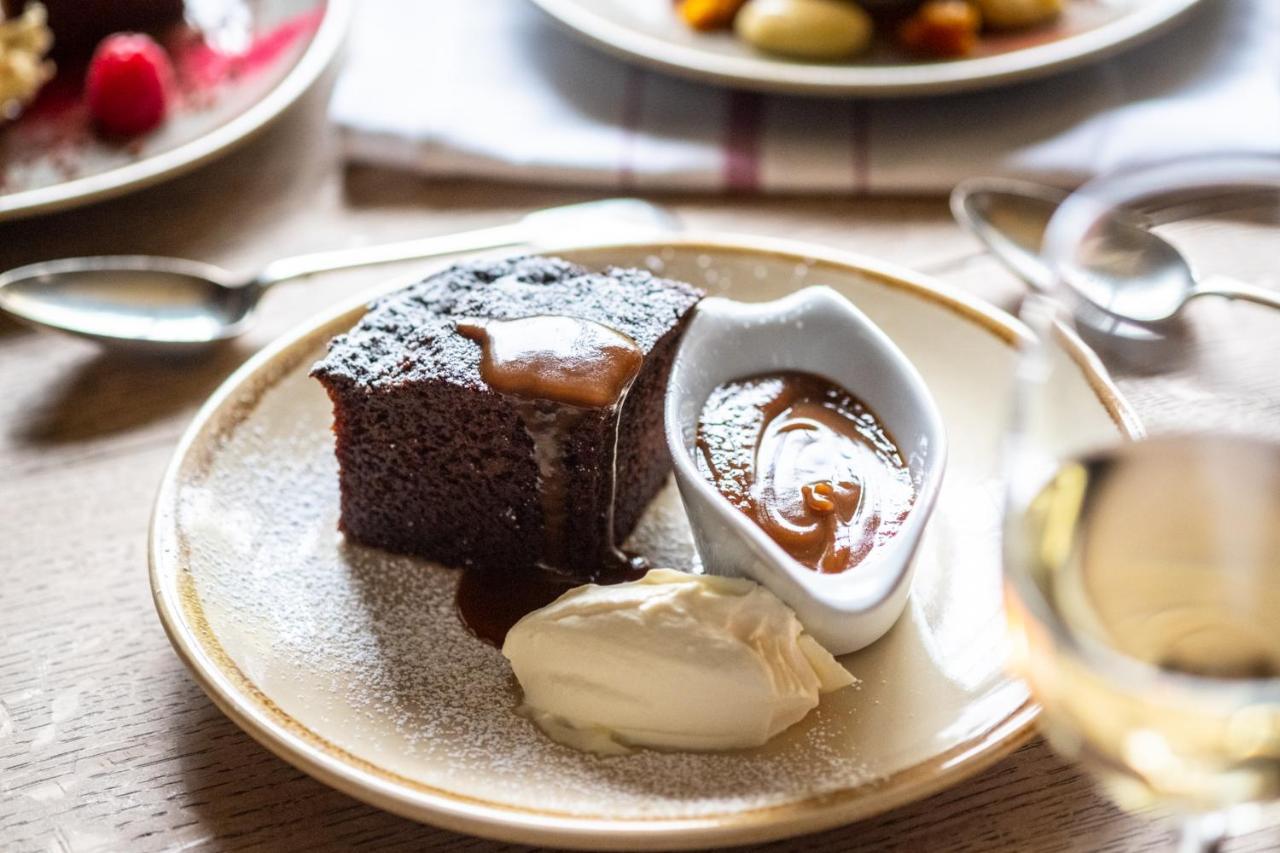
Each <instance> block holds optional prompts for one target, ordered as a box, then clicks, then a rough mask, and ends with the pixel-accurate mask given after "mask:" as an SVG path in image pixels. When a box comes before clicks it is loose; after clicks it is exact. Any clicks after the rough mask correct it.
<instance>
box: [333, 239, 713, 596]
mask: <svg viewBox="0 0 1280 853" xmlns="http://www.w3.org/2000/svg"><path fill="white" fill-rule="evenodd" d="M701 296H702V293H701V292H700V291H699V290H697V289H696V288H694V287H692V286H691V285H688V284H684V283H682V282H676V281H670V280H666V279H662V278H659V277H657V276H654V275H653V274H652V273H649V272H647V271H644V270H635V269H612V268H611V269H606V270H604V271H601V272H592V271H590V270H587V269H585V268H583V267H580V266H578V265H576V264H572V263H569V262H568V261H564V260H561V259H557V258H544V257H521V258H510V259H500V260H482V261H476V262H471V263H465V264H459V265H457V266H453V267H450V268H449V269H447V270H444V271H442V272H440V273H438V274H436V275H433V276H431V277H429V278H427V279H425V280H424V281H421V282H418V283H417V284H414V285H411V286H409V287H408V288H405V289H403V290H401V291H398V292H396V293H393V294H390V295H388V296H386V297H384V298H382V299H380V300H378V301H377V302H375V303H374V304H373V305H371V306H370V308H369V311H368V312H367V313H366V314H365V316H364V317H363V318H362V319H361V320H360V321H359V322H358V323H357V324H356V326H355V327H354V328H353V329H352V330H351V331H350V332H348V333H347V334H345V335H340V336H338V337H337V338H335V339H334V340H333V342H332V343H331V345H330V348H329V352H328V354H327V355H326V356H325V357H324V358H323V359H322V360H321V361H320V362H319V363H317V364H316V366H315V367H314V368H313V370H312V374H313V375H314V376H315V377H316V378H317V379H319V380H320V382H321V383H322V384H323V385H324V386H325V388H326V390H327V391H328V392H329V396H330V398H331V399H332V401H333V404H334V433H335V436H336V452H337V456H338V462H339V471H340V486H341V495H342V515H341V526H342V529H343V531H344V532H345V533H346V534H347V535H348V536H351V537H352V538H354V539H355V540H357V541H359V542H362V543H364V544H367V545H375V546H378V547H382V548H386V549H389V550H392V551H398V552H402V553H409V554H416V555H419V556H423V557H428V558H430V559H434V560H438V561H440V562H443V563H448V564H451V565H477V566H488V567H499V568H509V569H513V570H514V569H519V568H521V567H525V566H530V565H533V564H536V563H538V562H540V561H542V559H543V557H544V556H545V555H546V554H547V553H548V548H547V540H546V525H545V524H544V518H543V508H542V506H541V504H540V495H541V490H540V482H541V481H540V474H539V470H538V464H537V461H536V459H535V452H534V443H533V439H532V438H531V437H530V435H529V432H528V430H527V428H526V418H527V417H528V416H529V410H528V402H527V401H521V400H516V399H514V398H512V397H511V396H509V395H505V394H500V393H498V392H496V391H494V390H493V389H492V388H490V387H489V386H488V385H487V384H486V383H485V382H484V380H483V379H482V378H481V375H480V360H481V348H480V345H479V344H478V343H476V342H475V341H473V340H471V339H469V338H467V337H465V336H464V335H462V334H460V333H459V332H458V330H457V323H458V321H459V320H460V319H463V318H483V319H494V320H514V319H520V318H524V317H532V316H539V315H556V316H568V317H576V318H580V319H585V320H591V321H594V322H597V323H600V324H602V325H605V326H608V327H610V328H612V329H616V330H617V331H619V332H622V333H623V334H626V335H627V336H629V337H630V338H632V339H633V340H634V341H635V342H636V344H637V346H638V347H639V348H640V350H641V351H642V352H643V353H644V355H645V358H644V362H643V364H642V367H641V369H640V372H639V374H638V375H637V377H636V380H635V382H634V384H633V385H632V387H631V390H630V391H629V392H628V394H627V397H626V399H625V401H624V403H623V406H622V409H621V412H620V413H619V412H618V411H617V410H616V409H612V408H602V409H595V410H588V411H586V412H585V413H584V414H583V416H582V417H580V418H577V419H576V420H575V426H574V428H573V429H572V431H571V433H570V434H568V435H566V436H564V438H563V444H562V447H561V448H560V451H561V463H562V466H563V472H562V474H563V476H564V477H565V483H566V485H567V486H568V488H567V490H566V491H567V494H568V503H567V505H566V506H565V508H564V509H565V516H566V517H567V518H568V520H569V521H568V524H567V528H566V529H565V530H564V531H563V535H564V537H565V541H566V543H567V544H568V547H567V548H566V549H554V550H561V551H567V556H566V558H565V559H564V561H563V563H564V564H563V565H561V566H560V568H564V569H566V570H568V571H570V572H572V573H574V574H577V575H580V576H583V577H591V576H593V575H594V573H595V572H596V571H597V570H598V569H599V567H600V566H601V564H602V561H603V560H604V559H605V557H606V555H607V554H608V553H609V551H610V549H611V548H612V546H613V544H614V542H615V541H616V542H621V541H622V540H623V539H624V538H625V536H626V535H627V534H628V533H629V532H630V531H631V529H632V527H634V525H635V522H636V521H637V520H638V519H639V517H640V514H641V512H642V511H643V510H644V507H645V506H646V505H647V504H648V502H649V500H650V499H652V497H653V495H654V494H656V493H657V491H658V489H659V488H660V487H661V486H662V483H663V481H664V480H665V478H666V476H667V474H668V472H669V471H670V467H671V459H670V455H669V454H668V452H667V448H666V442H665V439H664V436H663V423H662V400H663V396H664V392H665V388H666V383H667V376H668V374H669V372H670V367H671V361H672V359H673V358H674V355H675V347H676V343H677V342H678V339H679V335H680V333H681V332H682V331H683V327H684V324H685V322H686V321H687V319H688V317H689V315H690V311H691V309H692V308H693V307H694V305H696V304H697V302H698V300H699V299H700V298H701ZM537 405H539V406H545V408H546V411H547V412H548V413H550V412H551V411H553V410H554V407H555V406H557V405H560V404H554V403H549V402H548V403H545V404H544V403H538V404H537ZM619 417H621V421H620V422H619V420H618V419H619ZM615 429H616V434H617V459H616V471H617V479H616V497H615V496H614V491H615V490H614V489H613V484H614V478H613V477H612V476H611V474H612V471H613V464H614V435H615ZM611 502H612V503H613V505H614V516H613V518H614V524H613V531H612V535H609V533H608V531H607V530H606V529H605V528H606V527H607V523H605V524H602V523H601V519H603V518H605V517H607V513H608V510H609V506H610V504H611Z"/></svg>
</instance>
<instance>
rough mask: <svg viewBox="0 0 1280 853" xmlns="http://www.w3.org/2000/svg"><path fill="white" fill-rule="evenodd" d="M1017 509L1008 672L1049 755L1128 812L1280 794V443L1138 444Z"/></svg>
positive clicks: (1090, 463)
mask: <svg viewBox="0 0 1280 853" xmlns="http://www.w3.org/2000/svg"><path fill="white" fill-rule="evenodd" d="M1010 509H1011V513H1010V515H1009V522H1008V528H1007V531H1006V550H1007V558H1008V559H1009V560H1010V561H1011V562H1015V563H1017V564H1019V565H1020V566H1021V567H1022V571H1021V572H1020V574H1019V575H1018V577H1019V578H1020V582H1011V583H1010V584H1009V588H1008V591H1009V594H1008V601H1007V607H1008V614H1009V621H1010V625H1011V627H1012V628H1013V633H1014V642H1015V655H1016V662H1017V665H1018V668H1019V669H1020V670H1021V671H1022V673H1023V675H1024V676H1025V677H1026V678H1027V679H1028V681H1029V682H1030V683H1031V685H1032V688H1033V690H1034V692H1035V694H1036V697H1037V698H1038V699H1039V701H1040V702H1041V704H1042V705H1043V707H1044V717H1043V725H1044V729H1045V732H1046V734H1047V735H1048V736H1049V738H1050V739H1051V741H1052V742H1053V744H1054V746H1055V747H1056V748H1057V749H1058V750H1060V751H1061V752H1063V753H1064V754H1066V755H1068V756H1074V757H1078V758H1080V759H1081V760H1083V761H1085V762H1086V763H1087V764H1088V765H1089V767H1090V769H1091V770H1092V771H1093V772H1094V774H1095V775H1096V776H1097V777H1098V778H1099V779H1100V780H1101V781H1102V782H1103V784H1104V785H1105V786H1106V787H1107V789H1108V792H1109V793H1110V794H1111V796H1112V797H1113V798H1114V799H1115V800H1116V801H1117V802H1118V803H1119V804H1120V805H1121V806H1123V807H1125V808H1131V809H1138V808H1144V807H1148V806H1153V805H1160V806H1164V807H1167V808H1172V809H1175V810H1179V811H1182V812H1186V813H1191V814H1201V813H1211V812H1218V811H1221V810H1224V809H1229V808H1231V807H1233V806H1236V805H1238V804H1241V803H1252V802H1262V801H1268V800H1273V799H1280V680H1277V679H1280V446H1276V445H1274V444H1271V443H1268V442H1263V441H1256V440H1250V439H1239V438H1208V437H1203V436H1188V437H1181V438H1178V437H1172V438H1158V439H1151V440H1148V441H1139V442H1133V443H1130V444H1126V445H1121V446H1119V447H1116V448H1113V449H1110V450H1108V451H1105V452H1100V453H1097V454H1095V455H1090V456H1086V457H1083V458H1079V459H1074V460H1070V461H1067V462H1065V463H1064V464H1062V465H1061V467H1060V468H1059V469H1058V470H1057V472H1056V473H1055V474H1054V475H1053V476H1052V477H1051V478H1049V479H1048V481H1047V482H1046V483H1045V485H1044V487H1043V488H1042V489H1040V490H1039V491H1038V492H1037V493H1035V495H1034V497H1032V498H1031V499H1030V500H1029V501H1028V502H1027V504H1026V505H1025V506H1022V507H1017V508H1014V507H1011V508H1010ZM1024 585H1025V586H1024ZM1028 587H1029V588H1028ZM1027 592H1031V593H1033V594H1032V595H1026V594H1025V593H1027Z"/></svg>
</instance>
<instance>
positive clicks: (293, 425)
mask: <svg viewBox="0 0 1280 853" xmlns="http://www.w3.org/2000/svg"><path fill="white" fill-rule="evenodd" d="M559 254H563V255H565V256H567V257H569V258H572V259H574V260H578V261H580V262H582V263H584V264H588V265H590V266H593V267H600V266H604V265H608V264H621V265H637V266H644V265H648V266H650V267H652V268H654V269H656V270H661V271H662V272H663V273H665V274H667V275H671V276H675V277H678V278H684V279H688V280H691V281H694V282H696V283H699V284H701V285H705V286H706V287H707V288H708V289H709V290H711V291H713V292H720V293H726V294H729V295H732V296H734V297H737V298H741V299H745V300H760V299H772V298H775V297H777V296H779V295H780V294H782V293H784V292H786V291H789V290H792V289H794V288H796V287H798V286H801V285H804V284H816V283H821V284H827V285H830V286H831V287H834V288H836V289H838V290H840V291H841V292H843V293H845V294H847V295H848V296H849V298H851V299H852V300H853V301H854V302H855V303H856V304H857V305H858V307H860V308H861V309H862V310H863V311H865V312H866V313H867V315H868V316H869V317H871V319H872V320H874V321H875V322H877V323H879V324H880V325H881V327H882V328H883V329H884V330H885V331H886V332H887V333H888V334H889V335H890V336H892V337H893V338H894V339H895V340H896V341H897V343H898V345H899V346H901V347H902V349H903V351H904V352H905V353H906V354H907V356H908V357H910V358H911V359H912V360H913V361H914V362H915V363H916V365H917V366H918V367H919V369H920V371H921V373H922V374H923V375H924V378H925V380H926V381H927V382H928V384H929V386H930V388H931V390H932V392H933V394H934V395H935V396H936V398H937V401H938V404H939V406H940V407H941V410H942V414H943V418H944V420H945V421H946V426H947V429H948V432H949V437H950V442H951V458H950V460H949V467H948V471H947V479H946V482H945V484H944V487H943V491H942V495H941V498H940V499H939V503H938V507H937V510H936V513H935V515H934V517H933V519H932V521H931V523H930V525H929V528H928V530H927V531H926V533H925V537H924V540H923V542H922V545H921V547H920V552H919V557H918V559H919V563H918V568H917V572H916V580H915V587H914V592H913V595H912V598H911V601H910V603H909V604H908V608H907V612H906V614H905V615H904V616H903V618H902V619H901V621H900V622H899V623H898V624H897V625H896V626H895V627H894V628H893V630H891V631H890V633H889V634H888V635H887V636H886V637H885V638H884V639H883V640H881V641H880V642H878V643H876V644H875V645H874V646H872V647H871V648H869V649H867V650H865V651H862V652H859V653H857V654H854V655H850V656H848V657H846V658H845V659H844V663H845V665H846V666H847V667H848V668H849V670H850V671H852V672H853V673H854V674H855V675H857V676H858V678H860V679H861V684H860V685H859V686H858V687H857V688H856V689H852V688H851V689H848V690H845V691H843V692H840V693H836V694H832V695H830V696H828V697H825V698H824V700H823V703H822V705H821V706H820V707H819V708H818V710H817V711H816V712H814V713H813V714H811V715H810V717H809V718H808V719H806V720H805V721H804V722H803V723H801V724H799V725H797V726H796V727H794V728H793V729H791V730H790V731H788V732H786V733H784V734H783V735H782V736H780V737H778V738H776V739H775V740H774V741H773V742H772V743H770V744H768V745H767V746H766V747H764V748H762V749H757V750H751V751H745V752H737V753H726V754H718V755H712V754H701V755H699V754H663V753H657V752H641V753H638V754H635V755H631V756H622V757H609V758H601V757H595V756H589V755H584V754H580V753H577V752H574V751H572V750H570V749H567V748H565V747H562V746H559V745H556V744H554V743H552V742H550V741H549V740H547V739H546V738H544V737H543V736H542V734H541V733H540V732H539V731H538V730H537V729H536V728H535V727H534V726H533V725H532V724H531V723H529V722H528V721H526V720H525V719H523V718H522V717H519V716H517V715H516V713H515V707H516V704H517V700H518V690H517V687H516V685H515V683H514V681H513V679H512V677H511V674H510V670H509V668H508V667H507V665H506V662H505V661H504V659H503V658H502V657H501V655H500V654H499V653H498V651H497V650H496V649H493V648H491V647H489V646H487V645H485V644H483V643H481V642H480V641H478V640H476V639H474V638H472V637H471V636H469V635H468V634H467V632H466V631H465V630H464V629H463V627H462V626H461V624H460V623H459V621H458V618H457V616H456V614H455V612H454V607H453V591H454V587H455V584H456V582H457V578H458V575H457V573H456V572H455V571H453V570H451V569H448V568H445V567H442V566H438V565H433V564H430V563H427V562H423V561H420V560H414V559H408V558H404V557H396V556H392V555H389V554H385V553H381V552H378V551H375V550H371V549H367V548H362V547H359V546H356V545H353V544H350V543H347V542H344V541H343V540H342V538H341V537H340V536H339V535H338V534H337V532H336V524H337V518H338V502H337V480H336V477H337V470H336V465H335V462H334V458H333V448H332V436H331V434H330V431H329V425H330V410H329V403H328V400H327V398H326V397H325V395H324V393H323V392H322V391H321V389H320V386H319V384H318V383H316V382H315V381H314V380H312V379H309V378H308V377H307V370H308V368H309V367H310V366H311V364H312V362H313V361H315V359H316V358H317V357H318V356H319V355H320V354H321V352H322V351H323V349H324V346H325V344H326V342H327V341H328V340H329V339H330V337H332V336H333V335H334V334H336V333H338V332H340V331H343V330H345V329H346V328H348V327H349V326H351V325H352V324H353V323H354V322H355V321H356V319H357V318H358V317H359V316H360V314H361V312H362V310H363V309H362V307H361V306H360V305H356V304H352V305H347V306H344V307H341V308H339V309H337V310H334V311H331V312H330V313H329V314H328V315H326V316H324V317H322V318H320V319H319V320H317V321H315V322H313V323H310V324H308V325H307V326H306V327H305V328H303V329H302V330H300V331H299V332H297V333H295V334H293V335H289V336H287V337H286V338H285V339H283V340H281V341H280V342H279V343H277V344H275V345H273V346H271V347H268V348H267V349H266V350H265V351H263V352H262V353H261V354H259V355H258V356H257V357H255V358H254V359H252V360H251V361H250V362H249V363H248V364H246V365H245V366H244V367H243V368H242V369H241V370H239V371H238V372H237V373H236V374H235V375H234V376H232V377H231V378H230V379H229V380H227V382H226V383H225V384H224V385H223V387H222V388H221V389H220V390H219V391H218V392H217V393H216V394H214V396H213V398H212V399H211V400H210V401H209V402H208V403H207V404H206V405H205V407H204V409H203V410H202V411H201V412H200V414H199V415H198V416H197V418H196V420H195V423H194V424H193V425H192V427H191V429H190V430H189V431H188V433H187V435H186V437H185V438H184V439H183V441H182V443H181V445H180V447H179V449H178V452H177V455H176V457H175V458H174V461H173V464H172V466H171V467H170V469H169V472H168V474H167V476H166V478H165V481H164V485H163V487H162V489H161V491H160V495H159V498H158V501H157V505H156V510H155V517H154V520H153V527H152V542H151V581H152V585H153V588H154V593H155V598H156V604H157V607H158V608H159V611H160V616H161V619H162V620H163V622H164V625H165V628H166V629H167V631H168V632H169V636H170V639H171V640H172V641H173V644H174V646H175V648H176V649H177V651H178V653H179V654H180V655H181V656H182V658H183V660H185V661H186V663H187V664H188V666H190V667H191V670H192V672H193V673H194V674H195V676H196V678H197V679H198V680H199V681H200V683H201V684H202V685H203V686H204V688H205V690H206V691H208V693H209V695H210V696H211V697H212V698H213V700H214V702H216V703H217V704H218V706H219V707H220V708H221V709H222V710H223V711H224V712H226V713H227V715H228V716H230V717H231V718H232V719H233V720H235V721H236V723H238V724H239V725H240V726H241V727H243V728H244V729H245V730H246V731H247V732H249V733H250V734H251V735H253V736H254V737H255V738H257V739H258V740H259V741H261V742H262V743H263V744H264V745H265V746H267V747H268V748H269V749H271V750H272V751H274V752H275V753H277V754H278V755H280V756H281V757H283V758H284V759H285V760H287V761H289V762H291V763H293V764H295V765H296V766H298V767H300V768H302V769H303V770H305V771H307V772H308V773H310V774H312V775H314V776H315V777H317V778H319V779H321V780H323V781H325V782H327V783H329V784H331V785H333V786H334V787H337V788H340V789H341V790H343V791H346V792H348V793H350V794H351V795H353V796H355V797H358V798H360V799H362V800H366V801H368V802H370V803H373V804H375V805H378V806H381V807H383V808H386V809H388V810H390V811H394V812H397V813H400V814H403V815H406V816H409V817H413V818H417V819H419V820H423V821H427V822H429V823H433V824H437V825H440V826H444V827H448V828H450V829H456V830H461V831H465V832H471V833H475V834H478V835H486V836H492V837H495V838H501V839H507V840H514V841H522V842H528V843H535V844H551V845H558V846H572V847H590V848H628V849H636V848H679V847H694V846H708V845H724V844H731V843H740V842H747V841H759V840H765V839H773V838H779V837H783V836H787V835H793V834H797V833H802V832H808V831H813V830H818V829H822V828H825V827H830V826H833V825H837V824H841V823H845V822H848V821H852V820H856V819H858V818H862V817H866V816H868V815H872V814H875V813H877V812H881V811H884V810H885V809H888V808H891V807H893V806H896V805H899V804H901V803H904V802H907V801H909V800H913V799H916V798H918V797H922V796H925V795H926V794H929V793H931V792H933V791H937V790H939V789H940V788H942V787H944V786H946V785H949V784H951V783H953V782H955V781H956V780H958V779H960V778H963V777H965V776H968V775H970V774H972V773H975V772H977V771H978V770H980V769H981V768H983V767H985V766H987V765H989V764H990V763H991V762H993V761H995V760H996V759H998V758H1000V757H1001V756H1003V755H1005V754H1006V753H1008V752H1009V751H1010V750H1011V749H1013V748H1014V747H1015V746H1017V745H1018V744H1019V743H1020V742H1021V741H1022V740H1023V738H1024V737H1025V736H1026V734H1027V733H1028V731H1029V727H1030V725H1031V722H1032V720H1033V718H1034V717H1035V714H1036V708H1035V707H1034V706H1033V705H1032V704H1031V703H1030V702H1029V700H1028V697H1027V693H1026V691H1025V689H1024V687H1023V686H1022V684H1021V683H1019V682H1017V681H1013V680H1011V679H1010V678H1009V677H1007V676H1006V675H1005V674H1004V672H1003V671H1002V670H1001V659H1002V637H1003V630H1002V621H1001V615H1000V566H999V559H998V556H999V555H998V537H997V534H998V525H999V504H1000V484H999V480H998V477H997V473H996V470H997V464H996V452H997V446H998V444H999V443H1000V437H1001V428H1002V424H1003V422H1004V419H1005V409H1006V398H1007V395H1008V391H1009V388H1010V380H1011V377H1012V373H1013V369H1014V361H1015V359H1014V349H1013V346H1014V344H1015V342H1016V341H1017V340H1018V339H1019V336H1021V335H1022V334H1024V333H1023V332H1022V331H1021V330H1020V327H1019V326H1018V325H1017V324H1016V322H1015V321H1014V320H1012V319H1011V318H1009V317H1008V316H1006V315H1004V314H1001V313H999V312H997V311H995V310H993V309H991V308H988V307H984V306H983V305H981V304H979V303H977V302H976V301H974V300H972V299H970V298H968V297H966V296H963V295H960V294H958V293H956V292H952V291H950V290H947V289H945V288H944V287H942V286H941V285H938V284H936V283H933V282H930V281H928V280H926V279H924V278H922V277H921V276H919V275H916V274H914V273H911V272H908V271H906V270H902V269H898V268H893V267H890V266H888V265H886V264H882V263H879V262H876V261H872V260H869V259H866V258H862V257H858V256H853V255H847V254H838V253H835V252H828V251H823V250H818V249H811V248H809V247H805V246H795V245H792V244H772V243H769V242H768V241H762V240H758V239H753V240H732V241H731V240H727V239H716V240H699V239H697V238H691V239H689V240H685V241H678V242H675V243H672V244H664V245H661V246H654V245H626V246H612V247H605V248H589V249H576V250H566V251H563V252H560V253H559ZM743 345H744V346H750V341H744V342H743ZM1062 357H1064V358H1070V359H1072V361H1073V362H1074V364H1073V365H1072V366H1071V368H1070V369H1069V370H1067V371H1064V373H1065V374H1067V376H1066V378H1065V379H1063V380H1062V384H1061V387H1059V388H1057V389H1056V393H1057V394H1058V396H1059V399H1060V401H1061V403H1062V405H1063V406H1064V409H1063V411H1064V412H1065V413H1067V414H1068V416H1067V417H1064V418H1062V424H1061V429H1062V434H1061V435H1060V436H1058V437H1056V438H1055V439H1054V440H1055V441H1057V440H1062V441H1068V442H1072V443H1078V442H1081V441H1085V442H1092V441H1096V442H1106V441H1114V440H1115V439H1116V438H1117V436H1118V435H1120V434H1123V433H1125V432H1131V431H1133V430H1135V429H1136V425H1135V422H1134V421H1133V420H1132V418H1131V416H1130V415H1129V414H1128V411H1127V409H1126V408H1125V406H1124V405H1123V403H1122V402H1121V401H1120V400H1119V399H1117V397H1116V396H1115V392H1114V390H1113V389H1112V387H1111V385H1110V383H1109V382H1108V381H1107V380H1106V378H1105V377H1104V376H1102V375H1101V374H1100V373H1099V372H1098V368H1097V366H1096V365H1094V364H1093V363H1091V362H1090V361H1089V360H1088V359H1086V358H1085V357H1083V356H1082V355H1080V354H1076V355H1074V356H1072V355H1065V354H1064V355H1063V356H1062ZM853 390H854V391H855V392H856V390H857V389H853ZM477 523H483V520H477ZM632 544H633V545H634V546H635V547H637V548H638V549H639V550H641V551H644V552H647V553H648V554H650V555H651V556H652V557H653V558H654V559H655V560H656V561H657V562H658V563H659V564H667V565H676V566H688V565H689V564H690V561H691V560H692V550H691V545H690V541H689V536H688V530H687V527H686V524H685V519H684V515H683V513H682V511H681V509H680V505H679V502H678V499H677V498H676V494H675V489H674V487H669V488H668V489H667V491H666V492H665V493H663V494H662V495H661V496H660V497H659V499H658V500H657V501H656V502H655V504H654V505H653V507H651V509H650V512H649V514H648V516H647V517H646V518H645V520H644V521H642V523H641V529H640V530H639V531H638V532H637V533H636V535H635V536H634V537H633V539H632ZM637 677H643V674H642V673H637Z"/></svg>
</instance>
